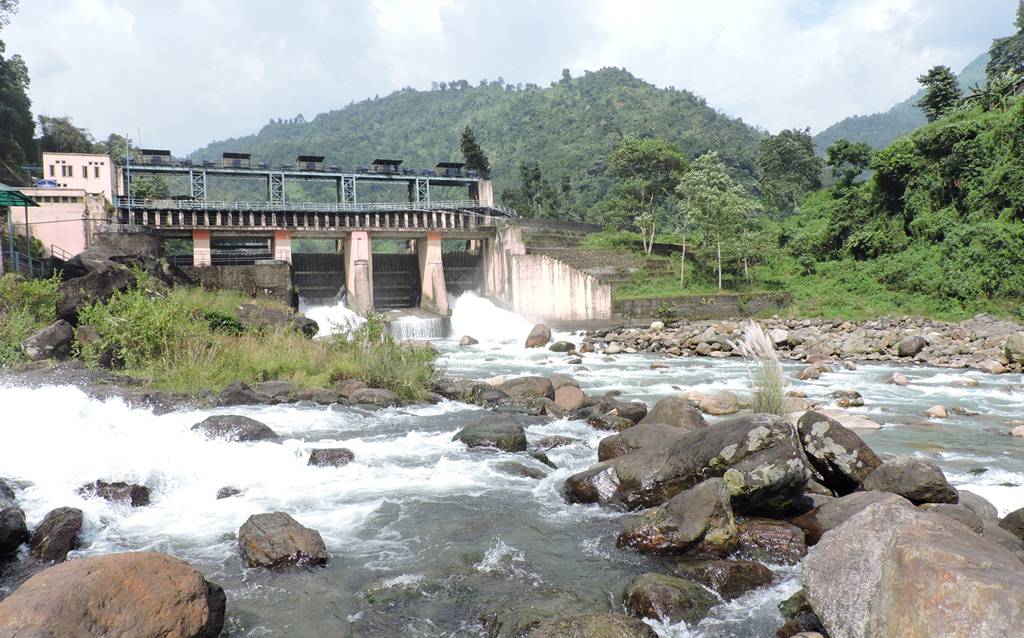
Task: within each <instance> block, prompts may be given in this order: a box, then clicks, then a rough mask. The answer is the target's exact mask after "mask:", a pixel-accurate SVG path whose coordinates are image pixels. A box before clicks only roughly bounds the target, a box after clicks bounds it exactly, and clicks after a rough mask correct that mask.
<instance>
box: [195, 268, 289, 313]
mask: <svg viewBox="0 0 1024 638" xmlns="http://www.w3.org/2000/svg"><path fill="white" fill-rule="evenodd" d="M182 270H184V271H185V273H186V274H188V276H189V277H192V278H193V279H195V280H196V281H197V282H199V283H200V284H201V285H202V286H203V287H204V288H208V289H210V290H234V291H237V292H240V293H243V294H245V295H249V296H250V297H269V298H270V299H274V300H277V301H280V302H282V303H286V304H289V305H290V304H292V303H293V299H292V272H291V265H290V264H287V263H283V262H269V263H260V264H255V265H250V266H234V265H232V266H202V267H196V266H185V267H182Z"/></svg>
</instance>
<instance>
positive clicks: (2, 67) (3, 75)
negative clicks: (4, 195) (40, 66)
mask: <svg viewBox="0 0 1024 638" xmlns="http://www.w3.org/2000/svg"><path fill="white" fill-rule="evenodd" d="M17 10H18V2H17V0H0V29H3V27H4V25H6V24H8V23H9V22H10V19H11V18H10V17H11V15H13V14H14V13H15V12H16V11H17ZM5 52H6V47H5V46H4V43H3V41H0V181H2V182H7V183H13V184H21V183H23V182H24V181H25V174H24V173H23V172H22V169H21V167H22V166H24V165H25V164H27V163H28V162H30V161H32V160H33V159H35V154H36V153H35V144H34V143H33V138H34V136H35V122H33V121H32V110H31V107H32V102H31V101H30V100H29V98H28V85H29V77H28V67H27V66H26V65H25V61H24V60H22V59H21V56H20V55H12V56H11V57H10V58H5V57H4V55H3V54H4V53H5Z"/></svg>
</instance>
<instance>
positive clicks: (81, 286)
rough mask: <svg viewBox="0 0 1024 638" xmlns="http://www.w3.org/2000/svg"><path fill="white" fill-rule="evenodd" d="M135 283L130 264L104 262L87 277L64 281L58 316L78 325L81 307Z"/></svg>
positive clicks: (104, 298)
mask: <svg viewBox="0 0 1024 638" xmlns="http://www.w3.org/2000/svg"><path fill="white" fill-rule="evenodd" d="M135 283H136V281H135V275H133V274H132V271H131V269H130V268H128V267H126V266H122V265H121V264H116V263H113V262H108V263H105V264H102V265H101V266H99V267H98V268H96V269H95V270H93V271H91V272H89V273H88V274H87V275H85V276H84V277H78V278H76V279H71V280H69V281H63V282H61V284H60V288H59V290H58V297H57V318H58V319H63V320H64V321H67V322H68V323H70V324H72V325H77V323H78V311H79V310H80V309H82V308H84V307H86V306H89V305H92V304H94V303H96V302H97V301H101V302H102V301H107V300H108V299H110V298H111V297H112V296H114V293H115V292H119V291H121V290H125V289H126V288H129V287H131V286H134V285H135Z"/></svg>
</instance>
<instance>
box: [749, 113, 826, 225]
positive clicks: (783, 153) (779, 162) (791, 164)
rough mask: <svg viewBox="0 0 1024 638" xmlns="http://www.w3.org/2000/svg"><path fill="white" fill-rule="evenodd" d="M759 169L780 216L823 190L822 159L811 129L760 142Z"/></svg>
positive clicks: (790, 130) (766, 189)
mask: <svg viewBox="0 0 1024 638" xmlns="http://www.w3.org/2000/svg"><path fill="white" fill-rule="evenodd" d="M757 167H758V168H759V169H760V170H761V190H762V192H764V194H765V198H766V199H767V200H768V201H769V202H770V203H771V205H772V207H773V208H774V209H775V210H776V211H778V212H781V213H790V212H792V211H794V210H796V208H797V207H798V206H799V205H800V202H802V201H803V198H804V195H806V194H807V193H808V192H810V191H812V190H816V189H818V188H821V159H820V158H819V157H818V156H817V155H815V153H814V142H813V141H812V140H811V130H810V129H809V128H805V129H802V130H801V129H796V128H794V129H788V130H785V131H780V132H779V134H778V135H769V136H768V137H766V138H764V139H763V140H761V155H760V157H758V159H757Z"/></svg>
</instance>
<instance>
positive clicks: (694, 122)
mask: <svg viewBox="0 0 1024 638" xmlns="http://www.w3.org/2000/svg"><path fill="white" fill-rule="evenodd" d="M442 87H443V88H442ZM466 126H469V127H472V129H473V131H474V132H475V133H476V138H477V140H478V141H479V143H480V145H481V146H482V147H483V149H484V151H485V152H486V153H487V155H488V157H489V158H490V163H491V167H492V171H491V172H492V177H493V179H494V181H495V193H496V194H500V193H502V192H505V191H508V190H509V189H512V188H514V187H516V186H517V185H518V184H519V181H520V172H521V170H520V167H521V165H524V164H525V165H526V166H527V167H532V166H533V163H534V162H535V163H536V165H537V167H539V169H540V171H539V177H540V178H541V179H543V180H544V181H545V182H546V184H547V185H548V186H549V187H550V190H552V191H553V193H554V197H555V198H557V200H558V204H559V206H558V208H559V209H561V215H560V216H562V217H565V218H570V219H583V218H586V217H587V211H589V210H590V209H591V208H592V207H593V206H594V205H595V204H597V203H598V202H600V201H601V200H602V199H603V198H604V196H605V193H606V192H607V190H608V188H609V178H608V177H607V176H606V171H605V169H606V164H607V159H608V157H609V156H610V155H611V153H612V151H613V150H615V148H617V147H618V146H619V145H620V144H621V143H622V142H623V141H624V140H626V139H630V138H639V137H655V138H661V139H664V140H666V141H668V142H671V143H672V144H673V145H675V146H676V147H677V148H679V149H680V150H681V151H682V152H683V153H684V154H685V155H686V156H688V157H691V158H692V157H697V156H699V155H701V154H702V153H704V152H705V151H708V150H717V151H718V152H719V154H720V156H721V157H722V158H723V159H724V160H725V161H726V163H727V164H728V165H729V166H730V168H731V169H732V170H733V171H734V173H735V175H736V177H737V178H739V179H741V180H743V181H745V182H747V183H752V182H753V181H754V179H755V176H756V172H757V168H756V159H757V152H758V141H759V139H760V137H761V133H760V132H758V131H757V130H755V129H754V128H752V127H750V126H748V125H747V124H745V123H743V122H742V121H741V120H738V119H733V118H729V117H726V116H724V115H722V114H720V113H718V112H717V111H715V110H714V109H713V108H711V107H710V106H708V105H707V103H706V102H705V101H704V99H703V98H701V97H698V96H697V95H694V94H693V93H690V92H688V91H681V90H676V89H673V88H667V89H660V88H658V87H655V86H654V85H652V84H649V83H647V82H644V81H642V80H639V79H637V78H635V77H633V76H632V75H631V74H629V73H628V72H626V71H624V70H621V69H616V68H605V69H601V70H599V71H596V72H593V73H591V72H587V73H586V74H585V75H584V76H583V77H578V78H570V77H569V76H568V72H566V73H565V74H564V75H563V78H562V79H561V80H559V81H558V82H555V83H553V84H552V85H551V86H550V87H546V88H541V87H539V86H536V85H526V86H522V85H516V86H513V85H507V84H505V83H504V82H501V81H497V82H486V83H481V84H480V85H478V86H471V85H469V84H468V83H462V82H452V83H451V84H444V83H442V84H441V85H439V87H438V88H437V89H435V90H430V91H417V90H414V89H411V88H407V89H403V90H401V91H396V92H395V93H392V94H390V95H388V96H386V97H382V98H374V99H370V100H364V101H362V102H358V103H354V104H350V105H349V106H347V107H345V108H343V109H340V110H336V111H331V112H328V113H323V114H321V115H317V116H316V117H315V118H313V119H312V120H310V121H306V120H305V119H303V118H302V117H299V118H295V119H292V120H288V121H284V120H275V121H272V122H270V123H269V124H267V125H266V126H264V127H263V129H262V130H261V131H260V132H259V133H257V134H255V135H249V136H246V137H240V138H234V139H228V140H224V141H221V142H215V143H212V144H210V145H209V146H206V147H205V148H201V149H198V150H197V151H195V152H194V153H193V154H192V157H194V158H209V159H215V158H219V157H220V154H221V153H222V152H225V151H241V152H249V153H252V154H253V157H254V158H258V159H261V160H268V161H270V162H271V163H272V164H279V163H286V162H292V161H294V159H295V156H296V155H298V154H300V153H309V154H320V155H325V156H326V157H327V160H326V162H327V163H328V164H336V165H338V166H340V167H343V168H354V167H356V166H359V165H366V164H368V163H369V162H370V161H371V160H373V159H374V158H378V157H394V158H399V159H403V160H405V164H404V166H409V167H413V168H419V167H432V166H434V165H435V164H436V163H437V162H438V161H442V160H456V161H461V160H462V157H461V153H460V152H459V146H458V141H459V139H460V136H461V134H462V132H463V130H464V129H465V127H466Z"/></svg>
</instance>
